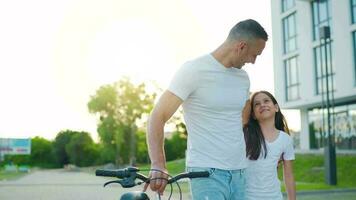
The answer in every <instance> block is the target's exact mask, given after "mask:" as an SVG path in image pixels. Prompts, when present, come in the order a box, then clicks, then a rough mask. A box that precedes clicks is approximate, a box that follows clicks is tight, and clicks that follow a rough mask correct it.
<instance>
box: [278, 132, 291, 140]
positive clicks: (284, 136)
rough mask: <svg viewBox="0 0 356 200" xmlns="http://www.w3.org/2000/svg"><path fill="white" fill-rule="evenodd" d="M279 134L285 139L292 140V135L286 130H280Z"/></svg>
mask: <svg viewBox="0 0 356 200" xmlns="http://www.w3.org/2000/svg"><path fill="white" fill-rule="evenodd" d="M279 134H280V135H279V136H280V138H281V139H282V140H283V141H287V142H290V141H292V140H293V139H292V136H290V135H289V134H288V133H286V132H284V131H279Z"/></svg>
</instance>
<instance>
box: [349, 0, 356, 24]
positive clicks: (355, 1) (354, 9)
mask: <svg viewBox="0 0 356 200" xmlns="http://www.w3.org/2000/svg"><path fill="white" fill-rule="evenodd" d="M350 4H351V21H352V23H353V24H354V23H355V22H356V16H355V15H356V0H350Z"/></svg>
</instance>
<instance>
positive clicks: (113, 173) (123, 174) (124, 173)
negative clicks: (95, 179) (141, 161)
mask: <svg viewBox="0 0 356 200" xmlns="http://www.w3.org/2000/svg"><path fill="white" fill-rule="evenodd" d="M138 171H139V169H138V168H135V167H128V168H124V169H117V170H105V169H97V170H96V171H95V175H96V176H106V177H116V178H127V177H130V176H131V174H132V173H135V172H138Z"/></svg>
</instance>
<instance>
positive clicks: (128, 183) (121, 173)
mask: <svg viewBox="0 0 356 200" xmlns="http://www.w3.org/2000/svg"><path fill="white" fill-rule="evenodd" d="M140 171H159V172H161V173H164V172H162V171H160V170H154V169H151V170H140V169H139V168H136V167H127V168H124V169H117V170H104V169H98V170H96V171H95V175H96V176H106V177H116V178H118V179H119V180H114V181H108V182H106V183H105V184H104V187H105V186H107V185H109V184H112V183H118V184H120V185H121V186H122V187H123V188H132V187H134V186H137V185H141V184H142V183H149V182H150V178H149V177H147V176H145V175H143V174H141V173H138V172H140ZM167 175H168V176H169V177H170V178H169V179H165V180H166V181H167V182H168V183H167V185H168V184H169V185H170V188H171V191H170V195H169V197H168V199H170V198H171V197H172V193H173V186H172V184H173V183H176V184H177V187H178V189H179V197H180V199H182V191H181V188H180V186H179V183H178V182H177V181H178V180H180V179H183V178H201V177H209V172H207V171H202V172H186V173H181V174H178V175H176V176H170V175H169V174H167ZM136 179H139V180H140V181H137V182H136ZM157 196H158V199H161V196H160V194H159V193H157ZM149 199H150V198H149V197H148V195H147V194H146V193H145V192H140V191H134V192H127V193H125V194H123V195H122V196H121V198H120V200H149Z"/></svg>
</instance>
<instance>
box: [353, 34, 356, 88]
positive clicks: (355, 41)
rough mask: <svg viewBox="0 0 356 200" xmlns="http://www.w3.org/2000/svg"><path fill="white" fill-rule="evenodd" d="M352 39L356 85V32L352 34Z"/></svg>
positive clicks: (355, 80) (355, 81)
mask: <svg viewBox="0 0 356 200" xmlns="http://www.w3.org/2000/svg"><path fill="white" fill-rule="evenodd" d="M352 39H353V43H354V45H353V46H354V73H355V75H354V77H355V79H354V83H355V85H356V31H355V32H353V33H352Z"/></svg>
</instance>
